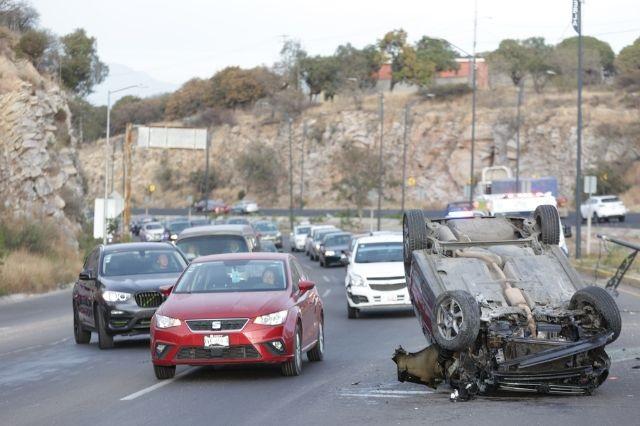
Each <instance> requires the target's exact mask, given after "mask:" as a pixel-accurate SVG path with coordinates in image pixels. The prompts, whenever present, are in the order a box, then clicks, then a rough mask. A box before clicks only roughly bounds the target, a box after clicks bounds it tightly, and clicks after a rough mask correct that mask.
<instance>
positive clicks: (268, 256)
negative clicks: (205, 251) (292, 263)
mask: <svg viewBox="0 0 640 426" xmlns="http://www.w3.org/2000/svg"><path fill="white" fill-rule="evenodd" d="M290 256H291V255H290V254H288V253H271V252H253V253H225V254H212V255H209V256H202V257H198V258H197V259H195V260H194V261H193V263H203V262H212V261H214V260H284V261H286V260H287V259H289V257H290Z"/></svg>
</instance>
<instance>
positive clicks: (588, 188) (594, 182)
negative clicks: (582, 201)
mask: <svg viewBox="0 0 640 426" xmlns="http://www.w3.org/2000/svg"><path fill="white" fill-rule="evenodd" d="M597 189H598V178H597V177H596V176H585V177H584V193H585V194H589V195H591V194H595V193H596V191H597Z"/></svg>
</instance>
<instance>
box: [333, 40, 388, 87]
mask: <svg viewBox="0 0 640 426" xmlns="http://www.w3.org/2000/svg"><path fill="white" fill-rule="evenodd" d="M334 56H335V59H336V61H337V63H338V66H339V73H340V78H339V81H340V84H341V85H343V86H347V87H352V86H353V84H351V83H349V82H352V83H356V85H357V87H358V88H359V89H369V88H372V87H375V85H376V78H375V74H376V73H377V72H378V71H379V70H380V65H382V61H383V58H382V54H381V53H380V50H378V48H377V47H376V46H374V45H368V46H365V47H364V48H363V49H357V48H355V47H353V46H352V45H351V44H349V43H347V44H345V45H342V46H338V48H337V49H336V53H335V55H334Z"/></svg>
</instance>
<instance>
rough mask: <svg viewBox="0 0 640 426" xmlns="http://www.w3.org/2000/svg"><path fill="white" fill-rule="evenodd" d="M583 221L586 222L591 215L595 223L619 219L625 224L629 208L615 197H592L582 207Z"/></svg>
mask: <svg viewBox="0 0 640 426" xmlns="http://www.w3.org/2000/svg"><path fill="white" fill-rule="evenodd" d="M580 214H581V215H582V220H583V221H586V220H587V217H589V214H591V216H592V219H593V220H594V221H595V222H601V221H603V220H607V221H608V220H609V219H611V218H617V219H618V221H620V222H624V218H625V215H626V214H627V208H626V207H625V206H624V204H622V201H620V199H619V198H618V197H616V196H615V195H598V196H592V197H590V198H589V199H588V200H587V201H585V202H584V203H582V205H581V206H580Z"/></svg>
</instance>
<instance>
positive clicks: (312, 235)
mask: <svg viewBox="0 0 640 426" xmlns="http://www.w3.org/2000/svg"><path fill="white" fill-rule="evenodd" d="M321 229H335V226H333V225H313V226H311V227H310V228H309V232H308V233H307V236H306V237H305V240H304V254H306V255H307V256H309V255H310V253H311V244H313V240H314V239H315V237H316V233H317V232H318V231H320V230H321Z"/></svg>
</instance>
